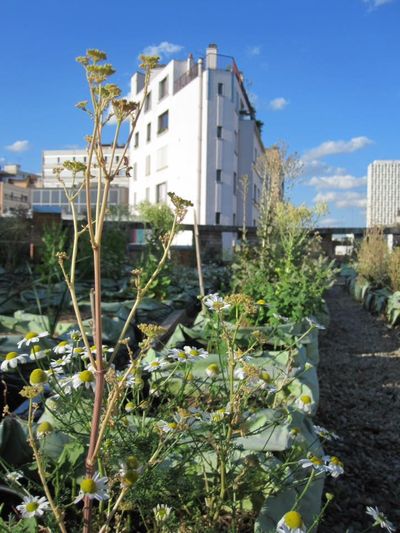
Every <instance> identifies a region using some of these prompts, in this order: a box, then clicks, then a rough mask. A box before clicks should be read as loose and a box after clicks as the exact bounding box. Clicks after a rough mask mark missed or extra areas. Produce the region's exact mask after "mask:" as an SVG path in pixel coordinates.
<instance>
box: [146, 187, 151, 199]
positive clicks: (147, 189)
mask: <svg viewBox="0 0 400 533" xmlns="http://www.w3.org/2000/svg"><path fill="white" fill-rule="evenodd" d="M146 200H147V201H148V202H150V187H146Z"/></svg>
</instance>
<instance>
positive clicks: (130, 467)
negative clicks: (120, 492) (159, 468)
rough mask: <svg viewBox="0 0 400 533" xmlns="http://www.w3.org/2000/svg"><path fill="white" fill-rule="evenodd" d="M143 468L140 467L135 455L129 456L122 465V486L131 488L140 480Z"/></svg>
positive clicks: (120, 472)
mask: <svg viewBox="0 0 400 533" xmlns="http://www.w3.org/2000/svg"><path fill="white" fill-rule="evenodd" d="M142 471H143V467H142V466H141V465H140V463H139V460H138V458H137V457H136V456H135V455H129V456H128V457H127V458H126V461H125V462H123V463H121V469H120V471H119V474H120V477H121V485H122V486H123V487H126V488H128V487H131V486H132V485H134V484H135V483H136V481H137V480H138V479H139V476H140V474H141V473H142Z"/></svg>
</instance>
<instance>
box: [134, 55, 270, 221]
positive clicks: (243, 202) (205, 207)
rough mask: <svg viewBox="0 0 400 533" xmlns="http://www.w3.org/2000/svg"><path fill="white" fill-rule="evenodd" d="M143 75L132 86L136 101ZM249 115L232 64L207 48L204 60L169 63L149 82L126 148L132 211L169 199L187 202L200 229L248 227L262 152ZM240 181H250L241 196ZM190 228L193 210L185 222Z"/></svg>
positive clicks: (250, 108) (252, 216) (254, 218)
mask: <svg viewBox="0 0 400 533" xmlns="http://www.w3.org/2000/svg"><path fill="white" fill-rule="evenodd" d="M143 91H144V75H143V74H142V73H140V72H137V73H136V74H134V76H133V77H132V80H131V95H132V99H134V100H137V101H141V99H142V98H143ZM263 150H264V148H263V144H262V141H261V136H260V131H259V127H258V125H257V121H256V117H255V112H254V108H253V106H252V105H251V103H250V101H249V98H248V95H247V93H246V90H245V88H244V84H243V79H242V75H241V73H240V72H239V70H238V67H237V65H236V63H235V61H234V59H233V58H231V57H228V56H222V55H220V54H218V50H217V47H216V45H210V46H209V47H208V49H207V52H206V57H205V59H204V60H202V59H199V60H198V61H197V62H195V61H194V59H193V57H192V56H191V55H190V56H189V58H188V59H187V60H185V61H176V60H173V61H170V62H169V63H168V64H167V65H162V66H159V67H158V68H156V69H155V70H154V71H153V72H152V75H151V80H150V84H149V88H148V94H147V97H146V101H145V103H144V107H143V110H142V113H141V115H140V116H139V119H138V121H137V125H136V128H135V132H134V134H133V138H132V140H131V144H130V150H129V162H130V166H131V167H132V172H131V173H132V178H131V180H130V183H129V203H130V205H132V206H137V205H138V204H139V203H140V202H141V201H143V200H148V201H150V202H152V203H154V202H164V201H166V200H167V193H168V192H175V193H176V194H178V195H179V196H181V197H183V198H185V199H188V200H190V201H191V202H192V203H193V206H194V208H195V210H196V216H197V221H198V222H199V223H200V224H222V225H239V224H242V223H243V217H244V214H245V216H246V223H247V224H248V225H253V224H254V225H255V224H256V221H257V218H258V209H257V202H258V200H259V197H260V190H261V180H260V178H259V177H258V176H257V174H256V173H255V172H254V170H253V165H254V162H255V161H256V159H257V157H258V156H259V155H260V154H261V153H262V152H263ZM243 176H248V179H247V185H246V186H245V189H246V193H245V194H243V179H242V178H243ZM185 220H186V222H187V223H191V222H193V210H191V211H190V212H189V213H188V216H187V218H186V219H185Z"/></svg>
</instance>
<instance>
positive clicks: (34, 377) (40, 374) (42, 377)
mask: <svg viewBox="0 0 400 533" xmlns="http://www.w3.org/2000/svg"><path fill="white" fill-rule="evenodd" d="M46 381H47V374H46V372H45V371H44V370H42V369H41V368H36V369H35V370H33V371H32V372H31V375H30V376H29V382H30V384H31V385H40V384H41V383H46Z"/></svg>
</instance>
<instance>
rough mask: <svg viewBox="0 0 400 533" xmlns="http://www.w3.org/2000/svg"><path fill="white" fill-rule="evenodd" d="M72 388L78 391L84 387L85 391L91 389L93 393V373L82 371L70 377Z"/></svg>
mask: <svg viewBox="0 0 400 533" xmlns="http://www.w3.org/2000/svg"><path fill="white" fill-rule="evenodd" d="M72 386H73V388H74V389H78V388H79V387H81V386H84V387H85V388H86V389H90V388H91V389H92V390H93V391H94V389H95V386H96V379H95V377H94V373H93V372H92V371H91V370H83V371H82V372H78V373H77V374H74V375H73V376H72Z"/></svg>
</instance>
